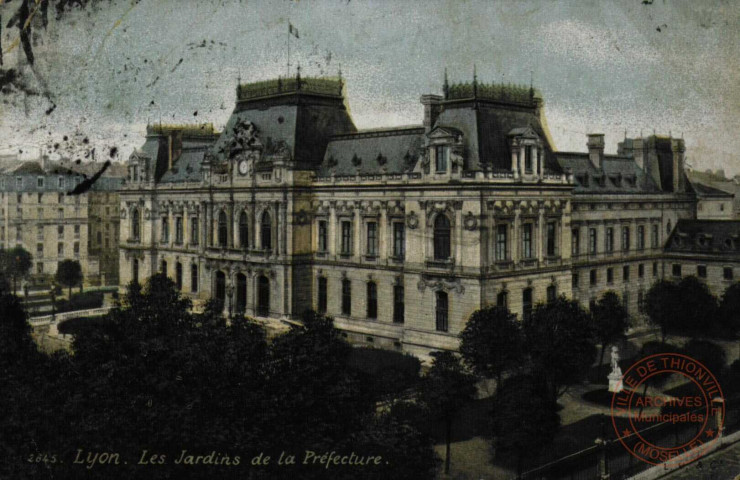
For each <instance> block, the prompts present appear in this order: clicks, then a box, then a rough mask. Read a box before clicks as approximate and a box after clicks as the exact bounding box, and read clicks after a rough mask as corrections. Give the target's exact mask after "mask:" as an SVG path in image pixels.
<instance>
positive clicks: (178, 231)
mask: <svg viewBox="0 0 740 480" xmlns="http://www.w3.org/2000/svg"><path fill="white" fill-rule="evenodd" d="M182 237H183V231H182V217H175V243H177V244H178V245H182Z"/></svg>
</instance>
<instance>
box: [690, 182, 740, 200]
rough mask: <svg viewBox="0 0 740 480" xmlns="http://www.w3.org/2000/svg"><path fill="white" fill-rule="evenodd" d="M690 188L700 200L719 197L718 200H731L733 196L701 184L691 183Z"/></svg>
mask: <svg viewBox="0 0 740 480" xmlns="http://www.w3.org/2000/svg"><path fill="white" fill-rule="evenodd" d="M691 186H692V187H694V191H695V192H696V194H697V196H699V197H700V198H706V197H720V198H733V197H734V196H735V195H734V194H732V193H729V192H725V191H724V190H720V189H719V188H714V187H710V186H709V185H704V184H703V183H698V182H691Z"/></svg>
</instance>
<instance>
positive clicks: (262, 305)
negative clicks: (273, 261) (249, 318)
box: [257, 275, 270, 317]
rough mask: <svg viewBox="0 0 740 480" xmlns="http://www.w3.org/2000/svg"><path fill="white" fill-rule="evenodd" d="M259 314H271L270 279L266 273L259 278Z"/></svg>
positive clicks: (261, 315) (262, 315) (265, 315)
mask: <svg viewBox="0 0 740 480" xmlns="http://www.w3.org/2000/svg"><path fill="white" fill-rule="evenodd" d="M257 315H259V316H260V317H267V316H269V315H270V281H269V280H268V279H267V277H265V276H264V275H261V276H260V277H259V279H258V280H257Z"/></svg>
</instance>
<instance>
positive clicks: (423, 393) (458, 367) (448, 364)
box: [419, 352, 476, 473]
mask: <svg viewBox="0 0 740 480" xmlns="http://www.w3.org/2000/svg"><path fill="white" fill-rule="evenodd" d="M431 355H432V358H433V360H432V368H431V369H430V370H429V373H428V374H427V375H426V377H424V379H423V381H422V383H421V388H420V392H419V393H420V400H421V402H422V403H423V404H424V405H425V406H426V407H427V408H428V409H429V412H430V413H431V414H432V416H434V417H435V418H438V419H440V420H442V421H443V422H444V425H445V473H450V444H451V443H452V422H453V420H454V419H455V416H457V414H458V412H459V411H460V409H462V407H463V406H465V404H466V403H468V402H470V401H471V400H472V399H473V396H474V395H475V391H476V390H475V377H473V375H471V374H470V373H468V372H467V371H465V368H464V367H463V366H462V364H461V363H460V360H459V359H458V358H457V357H456V356H455V354H453V353H452V352H433V353H432V354H431Z"/></svg>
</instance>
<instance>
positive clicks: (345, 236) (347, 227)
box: [341, 221, 352, 255]
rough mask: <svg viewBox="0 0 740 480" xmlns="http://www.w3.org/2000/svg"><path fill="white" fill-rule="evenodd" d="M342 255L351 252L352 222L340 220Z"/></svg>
mask: <svg viewBox="0 0 740 480" xmlns="http://www.w3.org/2000/svg"><path fill="white" fill-rule="evenodd" d="M341 253H342V255H350V254H351V253H352V222H347V221H344V222H342V250H341Z"/></svg>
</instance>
